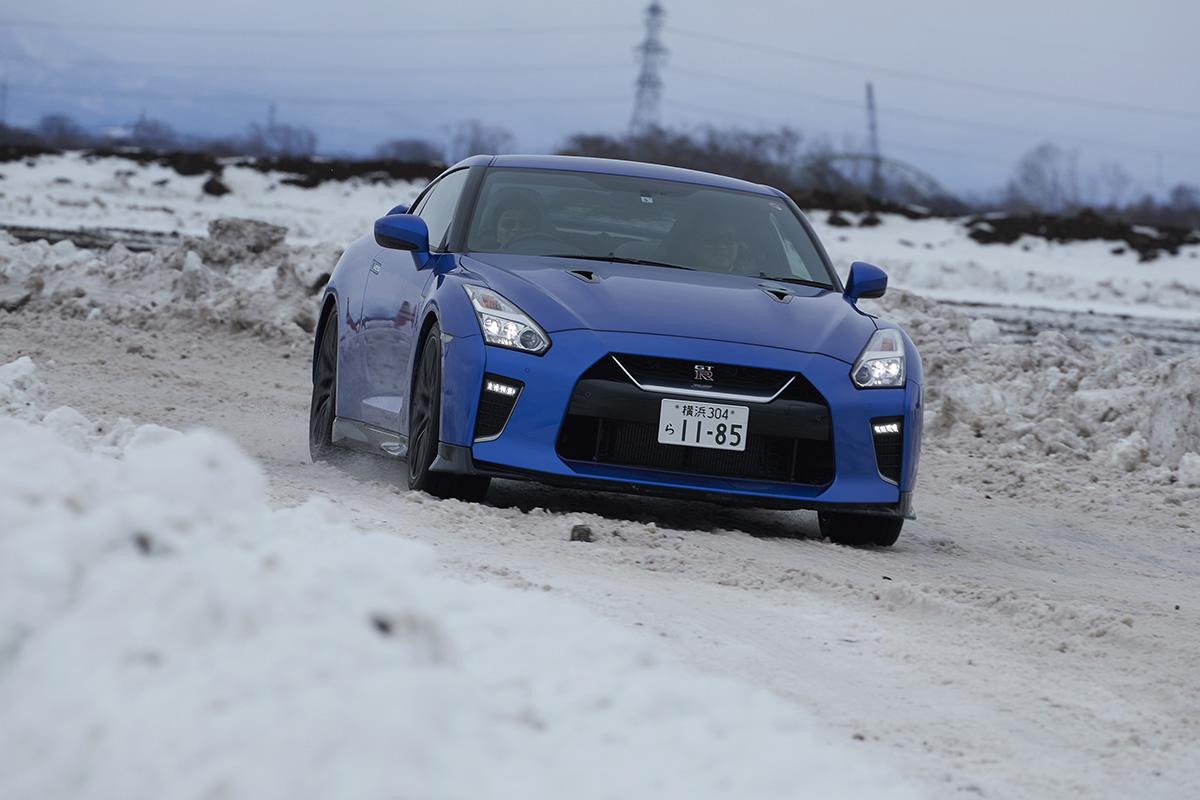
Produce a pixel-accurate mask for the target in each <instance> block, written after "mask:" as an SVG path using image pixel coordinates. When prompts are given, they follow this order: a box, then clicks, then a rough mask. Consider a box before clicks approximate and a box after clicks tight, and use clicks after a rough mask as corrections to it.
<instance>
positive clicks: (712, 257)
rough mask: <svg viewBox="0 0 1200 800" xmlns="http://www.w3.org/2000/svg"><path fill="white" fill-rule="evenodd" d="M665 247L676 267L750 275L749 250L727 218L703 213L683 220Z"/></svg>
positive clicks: (674, 228)
mask: <svg viewBox="0 0 1200 800" xmlns="http://www.w3.org/2000/svg"><path fill="white" fill-rule="evenodd" d="M664 244H665V248H664V249H665V251H666V252H667V253H668V254H669V256H670V257H671V258H672V259H674V261H675V263H678V264H681V265H684V266H689V267H694V268H696V269H701V270H704V271H705V272H733V273H744V274H749V272H748V270H747V269H746V265H745V263H744V262H745V261H746V256H747V253H746V252H745V248H744V247H743V246H742V243H741V241H740V239H739V238H738V235H737V231H736V229H735V228H734V226H733V225H732V224H731V223H730V222H729V220H728V218H727V217H725V216H721V215H717V214H715V213H700V214H696V215H694V216H691V217H685V218H683V219H680V220H679V221H678V222H676V223H675V226H674V227H673V228H672V229H671V233H670V234H669V235H668V237H667V241H666V242H665V243H664Z"/></svg>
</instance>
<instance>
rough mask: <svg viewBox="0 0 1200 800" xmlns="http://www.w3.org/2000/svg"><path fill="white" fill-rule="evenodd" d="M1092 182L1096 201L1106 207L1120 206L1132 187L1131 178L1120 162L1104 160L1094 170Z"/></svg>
mask: <svg viewBox="0 0 1200 800" xmlns="http://www.w3.org/2000/svg"><path fill="white" fill-rule="evenodd" d="M1092 184H1093V191H1092V196H1093V197H1094V198H1095V199H1096V202H1098V203H1099V204H1100V205H1102V206H1107V207H1108V208H1120V207H1121V205H1123V204H1124V202H1125V197H1126V196H1127V195H1128V194H1129V190H1130V189H1131V188H1132V187H1133V178H1131V177H1129V173H1128V172H1126V171H1125V170H1124V168H1123V167H1121V165H1120V164H1113V163H1111V162H1106V163H1104V164H1101V165H1100V169H1098V170H1097V171H1096V175H1095V176H1094V177H1093V178H1092Z"/></svg>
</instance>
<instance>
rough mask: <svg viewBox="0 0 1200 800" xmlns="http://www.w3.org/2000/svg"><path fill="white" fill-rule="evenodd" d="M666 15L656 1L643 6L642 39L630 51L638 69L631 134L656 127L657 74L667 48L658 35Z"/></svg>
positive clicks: (659, 85) (659, 84)
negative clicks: (644, 16)
mask: <svg viewBox="0 0 1200 800" xmlns="http://www.w3.org/2000/svg"><path fill="white" fill-rule="evenodd" d="M664 16H666V12H665V11H664V10H663V7H662V4H661V3H659V2H658V0H651V2H650V5H648V6H646V38H644V39H643V40H642V43H641V44H639V45H638V46H637V47H635V48H634V52H635V53H637V58H638V61H639V62H641V69H640V70H639V71H638V76H637V81H636V82H635V84H634V85H635V86H636V87H637V94H636V96H635V98H634V101H633V118H632V119H631V120H630V121H629V130H630V131H631V132H632V133H644V132H645V131H648V130H651V129H653V128H657V127H658V125H659V117H658V100H659V97H660V96H661V95H662V75H660V74H659V70H660V69H661V68H662V65H663V63H664V62H665V61H666V59H667V48H665V47H663V45H662V42H661V41H659V39H658V35H659V33H661V32H662V25H663V17H664Z"/></svg>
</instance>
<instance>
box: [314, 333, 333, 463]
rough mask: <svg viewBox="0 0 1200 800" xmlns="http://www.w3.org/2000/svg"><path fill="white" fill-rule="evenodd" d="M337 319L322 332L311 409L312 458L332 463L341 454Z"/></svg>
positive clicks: (318, 347) (315, 367) (315, 366)
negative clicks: (336, 435) (336, 434)
mask: <svg viewBox="0 0 1200 800" xmlns="http://www.w3.org/2000/svg"><path fill="white" fill-rule="evenodd" d="M337 332H338V331H337V318H336V317H334V316H332V315H331V316H330V318H329V319H327V320H326V321H325V327H324V329H323V330H322V332H321V342H320V344H319V345H318V346H317V359H316V363H315V364H314V365H313V392H312V403H311V404H309V407H308V455H309V457H311V458H312V460H313V461H329V460H331V459H332V458H333V457H334V456H335V455H336V454H337V447H336V446H335V445H334V444H333V420H334V417H335V416H336V415H337V347H338V342H337Z"/></svg>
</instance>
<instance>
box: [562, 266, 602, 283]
mask: <svg viewBox="0 0 1200 800" xmlns="http://www.w3.org/2000/svg"><path fill="white" fill-rule="evenodd" d="M567 274H568V275H574V276H575V277H576V278H579V280H581V281H583V282H584V283H595V282H596V281H598V280H600V279H599V278H598V277H596V273H595V272H592V271H591V270H590V269H569V270H567Z"/></svg>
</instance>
